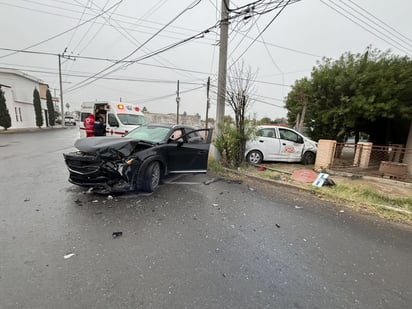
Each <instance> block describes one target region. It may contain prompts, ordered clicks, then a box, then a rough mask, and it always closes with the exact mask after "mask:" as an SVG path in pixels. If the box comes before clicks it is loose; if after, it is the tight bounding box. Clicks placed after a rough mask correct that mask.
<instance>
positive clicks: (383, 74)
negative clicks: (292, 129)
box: [286, 47, 412, 143]
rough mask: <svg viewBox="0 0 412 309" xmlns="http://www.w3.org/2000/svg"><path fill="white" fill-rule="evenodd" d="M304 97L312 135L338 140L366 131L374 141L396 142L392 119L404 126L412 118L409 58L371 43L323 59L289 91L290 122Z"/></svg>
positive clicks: (293, 120) (300, 109)
mask: <svg viewBox="0 0 412 309" xmlns="http://www.w3.org/2000/svg"><path fill="white" fill-rule="evenodd" d="M303 99H306V100H307V110H306V117H305V123H306V126H307V127H311V129H312V130H311V132H312V133H311V137H312V138H313V139H319V138H331V139H337V140H339V141H341V140H344V139H345V138H346V137H347V136H348V135H352V134H354V135H355V136H356V137H358V136H359V134H360V132H365V133H367V134H369V136H370V138H371V140H372V141H373V142H376V143H388V142H389V141H392V142H395V141H396V140H397V139H398V140H399V137H400V135H399V134H397V133H396V132H395V131H394V130H393V128H396V126H394V124H395V122H396V123H397V124H399V123H402V124H406V126H407V125H408V124H409V122H410V120H411V119H412V104H411V102H410V100H411V99H412V61H411V60H410V59H409V58H408V57H400V56H394V55H391V54H390V53H389V52H381V51H379V50H376V49H372V48H370V47H368V48H367V49H366V51H365V52H364V53H363V54H352V53H350V52H347V53H345V54H343V55H342V56H341V57H340V58H339V59H337V60H334V61H333V60H332V59H327V58H324V59H323V60H322V62H320V63H318V66H317V67H315V68H314V69H313V70H312V74H311V77H310V78H304V79H301V80H298V81H296V82H295V85H294V86H293V88H292V91H291V92H290V93H289V94H288V97H287V101H286V108H287V109H288V120H289V122H290V123H296V120H297V118H298V115H299V113H301V112H302V108H303V103H304V100H303ZM356 140H357V139H356Z"/></svg>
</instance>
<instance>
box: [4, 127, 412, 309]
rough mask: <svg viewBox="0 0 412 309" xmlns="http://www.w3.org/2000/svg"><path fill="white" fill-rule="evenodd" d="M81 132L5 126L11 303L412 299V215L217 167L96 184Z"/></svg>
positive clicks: (187, 304)
mask: <svg viewBox="0 0 412 309" xmlns="http://www.w3.org/2000/svg"><path fill="white" fill-rule="evenodd" d="M77 136H78V132H77V129H76V128H72V129H65V130H48V131H45V132H40V133H19V134H0V220H1V223H0V308H2V309H3V308H410V306H411V304H412V288H411V282H412V280H411V279H412V237H411V236H412V230H411V229H410V228H408V227H406V226H401V225H395V224H393V223H387V222H385V221H384V220H381V219H379V218H376V217H372V216H366V215H362V214H358V213H354V212H352V211H351V210H350V209H346V208H343V207H340V206H336V205H332V204H328V203H324V202H321V201H319V200H317V199H316V198H315V197H313V196H311V195H310V194H308V193H306V192H303V191H297V190H296V189H291V188H287V187H283V186H273V185H267V184H264V183H256V182H252V181H247V180H246V181H244V182H242V183H238V182H236V181H228V180H224V179H221V180H218V181H215V182H212V183H210V184H208V185H206V184H204V182H205V181H208V180H211V179H213V178H214V176H213V175H196V176H184V177H177V178H169V179H168V180H167V181H166V183H164V184H163V185H161V187H160V189H159V190H158V191H157V192H156V193H154V194H152V195H137V194H128V195H121V196H113V197H112V198H111V197H108V196H101V195H94V194H88V193H87V192H86V191H85V190H84V189H81V188H78V187H76V186H73V185H71V184H69V183H68V182H67V176H68V173H67V170H66V168H65V165H64V162H63V156H62V153H63V152H66V151H70V150H72V149H73V146H72V145H73V143H74V140H75V139H76V137H77ZM113 232H122V235H121V236H119V237H117V238H113V236H112V235H113Z"/></svg>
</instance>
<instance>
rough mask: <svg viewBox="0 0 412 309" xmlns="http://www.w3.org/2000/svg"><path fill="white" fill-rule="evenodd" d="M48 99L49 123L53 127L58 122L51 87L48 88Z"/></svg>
mask: <svg viewBox="0 0 412 309" xmlns="http://www.w3.org/2000/svg"><path fill="white" fill-rule="evenodd" d="M46 100H47V113H48V115H49V124H50V126H52V127H53V126H54V125H55V124H56V118H55V113H54V104H53V99H52V96H51V93H50V90H49V89H47V91H46Z"/></svg>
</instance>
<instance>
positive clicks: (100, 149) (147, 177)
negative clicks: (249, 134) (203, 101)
mask: <svg viewBox="0 0 412 309" xmlns="http://www.w3.org/2000/svg"><path fill="white" fill-rule="evenodd" d="M211 139H212V129H195V128H193V127H189V126H185V125H166V124H146V125H143V126H140V127H138V128H136V129H134V130H132V131H130V132H129V133H128V134H126V135H125V136H124V137H110V136H109V137H89V138H81V139H78V140H77V141H76V142H75V145H74V146H75V147H76V148H77V149H78V150H79V151H76V152H70V153H65V154H63V156H64V159H65V163H66V165H67V168H68V170H69V174H70V176H69V181H70V182H71V183H73V184H75V185H79V186H85V187H93V188H94V189H93V191H94V192H98V193H115V192H125V191H146V192H153V191H155V190H156V189H157V188H158V186H159V183H160V180H161V179H162V178H163V177H164V176H166V175H168V174H172V173H206V172H207V163H208V157H209V147H210V143H211Z"/></svg>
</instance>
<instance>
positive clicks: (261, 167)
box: [257, 165, 266, 172]
mask: <svg viewBox="0 0 412 309" xmlns="http://www.w3.org/2000/svg"><path fill="white" fill-rule="evenodd" d="M257 170H258V171H259V172H264V171H266V166H264V165H260V166H259V167H258V169H257Z"/></svg>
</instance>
